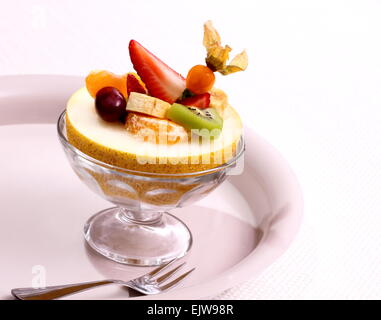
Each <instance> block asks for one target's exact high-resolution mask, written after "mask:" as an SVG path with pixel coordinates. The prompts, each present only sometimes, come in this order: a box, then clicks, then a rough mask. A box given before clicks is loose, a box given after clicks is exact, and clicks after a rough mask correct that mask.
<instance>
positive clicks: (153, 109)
mask: <svg viewBox="0 0 381 320" xmlns="http://www.w3.org/2000/svg"><path fill="white" fill-rule="evenodd" d="M170 107H171V105H170V104H169V103H168V102H165V101H163V100H161V99H157V98H154V97H150V96H148V95H146V94H142V93H137V92H131V94H130V96H129V97H128V101H127V107H126V109H127V111H134V112H140V113H144V114H148V115H150V116H153V117H157V118H165V115H166V113H167V110H168V109H169V108H170Z"/></svg>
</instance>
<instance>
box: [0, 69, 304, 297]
mask: <svg viewBox="0 0 381 320" xmlns="http://www.w3.org/2000/svg"><path fill="white" fill-rule="evenodd" d="M82 85H83V79H82V78H80V77H74V76H46V75H29V76H4V77H0V114H1V117H0V147H1V157H0V168H1V178H0V198H1V202H0V203H1V215H0V252H1V264H0V271H1V272H0V298H2V299H7V298H10V290H11V288H15V287H26V286H31V285H32V284H35V283H38V282H43V281H44V279H45V280H46V284H47V285H55V284H65V283H75V282H82V281H92V280H98V279H103V278H120V279H130V278H132V277H135V276H137V275H141V274H144V273H146V272H148V270H149V269H151V268H142V267H131V266H125V265H121V264H118V263H115V262H112V261H109V260H107V259H105V258H104V257H101V256H99V255H98V254H95V253H94V252H93V251H92V250H91V249H89V248H87V246H86V245H85V242H84V239H83V235H82V229H83V225H84V222H85V221H86V220H87V219H88V217H89V216H90V215H92V214H94V213H95V212H97V211H99V210H101V209H104V208H106V207H109V206H111V205H110V204H109V203H107V202H105V201H104V200H103V199H101V198H100V197H98V196H97V195H95V194H93V193H92V192H91V191H90V190H88V189H87V187H86V186H85V185H84V184H83V183H82V182H81V181H80V180H79V179H78V178H77V177H76V175H75V174H74V172H73V171H72V170H71V168H70V166H69V164H68V162H67V160H66V158H65V156H64V154H63V151H62V150H61V149H60V148H61V147H60V145H59V143H58V140H57V135H56V128H55V122H56V120H57V118H58V115H59V113H60V112H61V111H62V110H63V109H64V108H65V105H66V100H67V99H68V97H69V96H70V94H71V93H72V92H73V91H74V90H76V89H77V88H79V87H80V86H82ZM245 140H246V153H245V168H244V173H243V174H242V175H239V176H232V177H230V178H229V180H228V181H226V182H225V183H224V184H223V185H221V186H220V187H219V188H218V189H217V190H215V191H214V192H213V193H212V194H211V195H209V196H208V197H207V198H205V199H203V200H201V201H200V202H198V203H197V204H196V205H195V206H191V207H188V208H184V209H178V210H174V213H176V214H177V215H178V216H179V217H180V218H181V219H182V220H183V221H184V222H185V223H186V224H187V225H188V226H189V227H190V229H191V231H192V233H193V237H194V245H193V248H192V250H191V252H190V253H189V254H188V255H187V256H186V257H185V259H184V260H186V261H187V265H188V268H190V267H194V266H195V267H196V268H197V269H196V271H195V272H194V273H193V274H192V276H190V277H189V278H188V279H187V280H186V281H184V283H183V284H181V285H180V286H178V287H177V288H176V289H173V290H172V291H169V292H167V293H164V294H161V295H157V296H150V297H143V298H145V299H149V298H153V299H198V298H205V297H210V296H212V295H215V294H217V293H219V292H221V291H223V290H225V289H228V288H230V287H232V286H234V285H237V284H239V283H241V282H243V281H245V280H246V279H252V278H253V277H256V276H258V274H259V273H260V272H261V271H263V270H264V269H265V268H266V267H267V266H269V265H270V264H271V263H272V262H273V261H274V260H275V259H276V258H277V257H279V256H280V255H281V254H282V253H283V252H284V251H285V250H286V248H287V247H288V246H289V244H290V242H291V240H292V239H293V238H294V236H295V234H296V232H297V230H298V228H299V225H300V222H301V218H302V196H301V191H300V188H299V185H298V183H297V181H296V179H295V176H294V175H293V173H292V172H291V170H290V168H289V166H288V165H287V163H286V162H285V161H284V160H283V159H282V157H281V156H280V155H279V154H278V152H277V151H276V150H274V149H273V148H272V147H271V146H270V145H269V144H268V143H266V142H265V141H264V140H263V139H262V138H260V137H259V136H258V135H256V134H254V133H253V132H252V131H249V130H247V131H246V133H245ZM68 298H69V299H77V298H78V299H125V298H126V292H125V290H124V289H122V288H120V287H118V286H106V287H100V288H98V289H95V290H91V291H87V292H83V293H80V294H78V295H74V296H71V297H68Z"/></svg>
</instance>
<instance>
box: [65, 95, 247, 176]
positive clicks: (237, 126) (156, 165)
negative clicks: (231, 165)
mask: <svg viewBox="0 0 381 320" xmlns="http://www.w3.org/2000/svg"><path fill="white" fill-rule="evenodd" d="M214 92H215V93H217V94H215V95H214V96H215V99H217V98H218V96H221V93H222V91H221V90H218V91H214ZM225 97H226V95H225ZM213 103H215V106H216V108H217V109H218V111H219V113H220V115H221V116H222V118H223V119H224V125H223V129H222V132H221V134H220V136H219V137H218V138H216V139H211V140H210V141H208V140H202V139H201V138H198V137H197V139H191V140H192V142H191V143H189V142H186V141H185V142H184V141H181V142H178V143H175V144H165V143H164V144H163V143H160V144H157V143H152V142H150V141H146V140H142V137H140V136H137V135H134V134H132V133H130V132H128V131H127V130H126V128H125V125H124V124H122V123H108V122H105V121H104V120H102V119H101V118H100V116H99V115H98V114H97V112H96V110H95V107H94V98H92V97H91V96H90V94H89V93H88V92H87V90H86V88H81V89H79V90H78V91H76V92H75V93H74V94H73V95H72V96H71V97H70V99H69V101H68V103H67V107H66V130H67V137H68V141H69V142H70V144H72V145H73V146H74V147H76V148H77V149H79V150H80V151H82V152H83V153H85V154H87V155H89V156H90V157H92V158H95V159H97V160H100V161H102V162H105V163H107V164H110V165H113V166H117V167H120V168H124V169H129V170H135V171H143V172H150V173H164V174H173V173H176V174H181V173H184V174H186V173H194V172H198V171H204V170H207V169H212V168H215V167H218V166H220V165H222V164H223V163H226V162H227V161H229V160H230V159H231V158H232V157H234V155H235V152H236V147H237V144H238V142H239V140H240V137H241V134H242V123H241V119H240V117H239V115H238V113H237V112H236V111H235V110H234V109H233V108H232V107H231V106H230V105H229V104H228V103H227V99H225V100H224V101H222V100H220V101H218V100H214V101H213V93H212V104H213Z"/></svg>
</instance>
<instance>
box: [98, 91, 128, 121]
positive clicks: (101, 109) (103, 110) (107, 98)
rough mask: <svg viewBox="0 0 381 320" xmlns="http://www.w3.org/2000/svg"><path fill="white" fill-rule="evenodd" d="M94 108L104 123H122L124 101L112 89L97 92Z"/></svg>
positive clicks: (124, 108) (124, 109)
mask: <svg viewBox="0 0 381 320" xmlns="http://www.w3.org/2000/svg"><path fill="white" fill-rule="evenodd" d="M95 108H96V110H97V113H98V115H99V116H100V117H101V118H102V119H103V120H105V121H108V122H114V121H119V120H120V121H123V118H124V117H125V115H126V112H127V111H126V99H125V98H124V96H123V95H122V94H121V93H120V91H118V89H116V88H113V87H105V88H102V89H101V90H99V91H98V92H97V95H96V97H95Z"/></svg>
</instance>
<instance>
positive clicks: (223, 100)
mask: <svg viewBox="0 0 381 320" xmlns="http://www.w3.org/2000/svg"><path fill="white" fill-rule="evenodd" d="M227 105H228V96H227V95H226V93H225V92H224V91H222V90H220V89H217V88H213V89H212V90H211V91H210V105H209V107H210V108H214V109H216V110H217V112H218V113H219V114H220V115H221V116H223V114H224V111H225V108H226V106H227Z"/></svg>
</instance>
